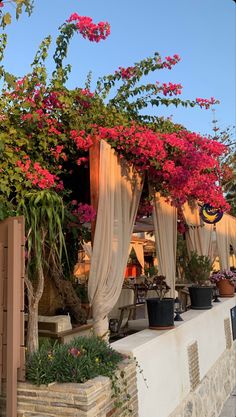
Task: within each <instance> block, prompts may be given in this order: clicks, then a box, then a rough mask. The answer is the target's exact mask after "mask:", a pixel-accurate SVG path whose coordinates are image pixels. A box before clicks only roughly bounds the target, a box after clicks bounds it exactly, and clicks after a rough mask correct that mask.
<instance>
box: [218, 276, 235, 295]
mask: <svg viewBox="0 0 236 417" xmlns="http://www.w3.org/2000/svg"><path fill="white" fill-rule="evenodd" d="M216 286H217V288H218V289H219V293H220V297H233V296H234V285H233V284H232V283H231V282H230V281H229V280H228V279H221V280H220V281H219V282H217V283H216Z"/></svg>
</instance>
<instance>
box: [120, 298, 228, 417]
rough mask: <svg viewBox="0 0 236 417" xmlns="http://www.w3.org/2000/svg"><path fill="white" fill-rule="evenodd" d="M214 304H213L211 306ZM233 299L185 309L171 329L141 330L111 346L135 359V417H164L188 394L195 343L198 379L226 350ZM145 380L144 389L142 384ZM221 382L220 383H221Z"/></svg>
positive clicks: (201, 377)
mask: <svg viewBox="0 0 236 417" xmlns="http://www.w3.org/2000/svg"><path fill="white" fill-rule="evenodd" d="M213 304H214V303H213ZM235 305H236V297H234V298H231V299H221V303H215V304H214V307H213V308H212V309H211V310H203V311H196V310H189V311H187V312H186V313H184V314H183V315H182V317H183V318H184V321H183V322H177V324H176V327H175V328H174V329H172V330H165V331H155V330H149V329H146V330H143V331H141V332H139V333H136V334H133V335H131V336H128V337H126V338H124V339H121V340H119V341H117V342H115V343H113V345H112V346H113V347H114V348H115V349H117V350H119V351H120V352H123V353H126V354H131V355H133V356H134V357H136V358H137V361H138V363H139V366H140V369H141V370H142V373H138V398H139V417H168V416H170V414H171V413H172V412H173V411H174V410H175V409H176V408H177V407H178V406H179V405H180V404H181V403H182V402H183V401H184V399H186V397H187V396H188V394H189V392H190V378H189V363H188V347H189V345H191V344H192V343H193V342H195V341H197V343H198V353H199V370H200V380H201V381H202V380H203V378H204V377H205V376H206V375H207V373H208V372H209V371H210V369H211V368H212V367H213V366H214V365H216V363H217V361H218V360H220V357H221V356H222V354H223V353H224V352H225V351H226V338H225V328H224V320H225V319H226V318H230V308H232V307H234V306H235ZM143 377H144V378H146V380H147V385H148V388H147V387H146V384H145V382H144V379H143ZM222 382H223V381H222Z"/></svg>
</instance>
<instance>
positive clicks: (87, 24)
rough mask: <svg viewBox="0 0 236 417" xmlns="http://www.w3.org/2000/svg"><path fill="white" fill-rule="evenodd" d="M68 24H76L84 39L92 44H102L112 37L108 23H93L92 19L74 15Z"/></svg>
mask: <svg viewBox="0 0 236 417" xmlns="http://www.w3.org/2000/svg"><path fill="white" fill-rule="evenodd" d="M67 22H68V23H73V22H75V25H76V28H77V30H78V31H79V33H80V34H81V35H82V36H83V38H85V39H88V40H89V41H90V42H100V41H101V40H102V39H103V40H105V39H106V38H107V37H108V36H109V35H110V31H111V29H110V25H109V23H108V22H99V23H97V24H95V23H93V20H92V19H91V17H88V16H80V15H78V14H77V13H73V14H72V15H71V16H70V17H69V19H68V20H67Z"/></svg>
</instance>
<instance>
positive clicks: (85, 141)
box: [70, 129, 93, 151]
mask: <svg viewBox="0 0 236 417" xmlns="http://www.w3.org/2000/svg"><path fill="white" fill-rule="evenodd" d="M70 137H71V139H72V140H73V141H74V142H75V144H76V147H77V149H78V150H82V151H87V150H88V149H89V148H90V146H91V145H92V143H93V142H92V138H91V137H90V136H88V135H86V133H85V130H80V131H77V130H75V129H73V130H71V131H70Z"/></svg>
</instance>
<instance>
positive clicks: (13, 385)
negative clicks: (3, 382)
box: [7, 219, 21, 417]
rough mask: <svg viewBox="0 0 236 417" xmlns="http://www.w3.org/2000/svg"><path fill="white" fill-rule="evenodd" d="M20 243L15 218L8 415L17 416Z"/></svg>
mask: <svg viewBox="0 0 236 417" xmlns="http://www.w3.org/2000/svg"><path fill="white" fill-rule="evenodd" d="M20 243H21V242H20V240H19V230H18V221H17V220H16V219H13V220H12V221H9V226H8V285H7V307H8V308H7V417H8V416H9V417H10V416H12V417H16V415H17V368H19V366H20V357H19V348H20V329H19V310H20V303H19V294H20V278H21V270H20V269H21V259H20V253H19V249H20V248H21V245H20ZM10 306H11V308H10Z"/></svg>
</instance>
